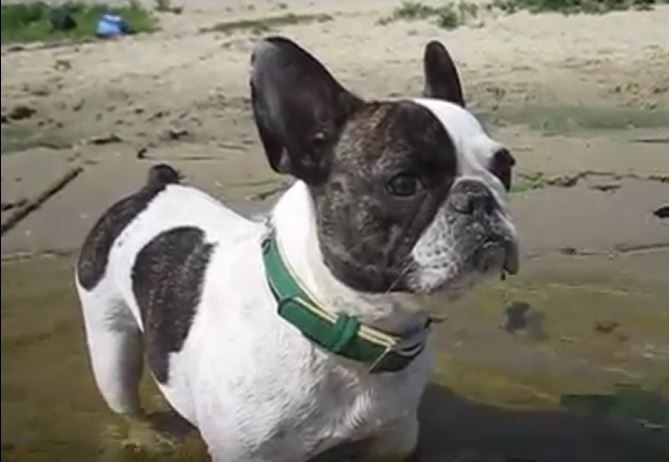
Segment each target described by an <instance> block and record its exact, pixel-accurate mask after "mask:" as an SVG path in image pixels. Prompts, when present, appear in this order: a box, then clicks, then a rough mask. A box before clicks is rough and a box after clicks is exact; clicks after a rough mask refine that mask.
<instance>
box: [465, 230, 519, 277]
mask: <svg viewBox="0 0 669 462" xmlns="http://www.w3.org/2000/svg"><path fill="white" fill-rule="evenodd" d="M473 264H474V269H475V270H476V271H477V272H479V273H481V274H482V275H490V274H495V273H497V272H500V274H501V278H502V279H505V278H506V276H507V275H508V274H517V273H518V267H519V258H518V245H517V244H516V242H515V241H513V240H511V239H506V238H502V237H495V238H491V239H488V240H487V241H485V242H484V243H483V244H482V245H481V247H479V248H478V249H477V250H476V251H475V252H474V255H473Z"/></svg>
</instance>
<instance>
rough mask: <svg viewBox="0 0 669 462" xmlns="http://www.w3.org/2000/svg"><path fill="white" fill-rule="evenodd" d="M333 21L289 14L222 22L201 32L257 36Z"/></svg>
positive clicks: (310, 15)
mask: <svg viewBox="0 0 669 462" xmlns="http://www.w3.org/2000/svg"><path fill="white" fill-rule="evenodd" d="M331 20H332V16H330V15H329V14H293V13H287V14H282V15H278V16H268V17H265V18H258V19H239V20H236V21H226V22H221V23H218V24H215V25H213V26H211V27H206V28H204V29H201V30H200V32H223V33H225V34H232V33H233V32H236V31H240V30H250V31H251V32H253V33H255V34H263V33H266V32H269V31H271V30H272V29H275V28H278V27H283V26H290V25H293V24H303V23H310V22H327V21H331Z"/></svg>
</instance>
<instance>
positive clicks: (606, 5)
mask: <svg viewBox="0 0 669 462" xmlns="http://www.w3.org/2000/svg"><path fill="white" fill-rule="evenodd" d="M660 1H662V0H660ZM665 2H666V0H665ZM656 3H659V2H658V1H657V0H494V1H493V3H492V6H494V7H496V8H498V9H500V10H502V11H505V12H507V13H515V12H516V11H518V10H528V11H530V12H531V13H540V12H544V11H557V12H561V13H565V14H574V13H606V12H608V11H621V10H628V9H632V8H633V9H639V10H649V9H652V8H653V6H654V5H655V4H656Z"/></svg>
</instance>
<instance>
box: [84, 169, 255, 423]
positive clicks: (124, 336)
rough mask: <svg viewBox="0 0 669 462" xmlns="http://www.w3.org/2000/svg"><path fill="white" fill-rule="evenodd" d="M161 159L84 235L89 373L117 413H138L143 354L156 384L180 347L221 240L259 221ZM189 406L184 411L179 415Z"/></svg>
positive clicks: (162, 380)
mask: <svg viewBox="0 0 669 462" xmlns="http://www.w3.org/2000/svg"><path fill="white" fill-rule="evenodd" d="M179 180H180V178H179V174H178V173H177V172H176V171H175V170H174V169H172V168H171V167H169V166H167V165H157V166H154V167H152V168H151V169H150V171H149V174H148V178H147V182H146V183H145V185H144V186H143V187H142V188H141V189H140V190H139V191H137V192H135V193H134V194H132V195H130V196H128V197H126V198H124V199H122V200H120V201H119V202H117V203H116V204H114V205H113V206H112V207H110V208H109V209H108V210H107V211H106V212H105V214H104V215H103V216H102V217H101V218H100V219H99V220H98V222H97V223H96V224H95V226H94V227H93V229H92V230H91V231H90V233H89V234H88V236H87V238H86V240H85V243H84V245H83V247H82V250H81V253H80V256H79V260H78V263H77V270H76V273H77V277H76V279H77V290H78V293H79V297H80V300H81V304H82V309H83V313H84V320H85V326H86V335H87V341H88V345H89V353H90V358H91V363H92V366H93V370H94V373H95V378H96V381H97V384H98V387H99V388H100V391H101V392H102V394H103V396H104V397H105V400H106V401H107V403H108V404H109V406H110V407H111V408H112V409H113V410H114V411H116V412H119V413H126V414H137V413H139V412H140V403H139V397H138V393H137V383H138V381H139V379H140V377H141V374H142V364H143V353H145V354H146V357H147V362H148V365H149V367H150V369H151V372H152V374H153V376H154V378H155V379H156V380H157V381H158V383H159V384H162V385H165V384H166V383H167V381H168V373H169V356H170V353H175V352H178V351H180V350H181V348H182V347H183V344H184V342H185V340H186V337H187V335H188V332H189V329H190V327H191V324H192V321H193V318H194V315H195V312H196V309H197V305H198V304H199V301H200V297H201V288H202V285H203V281H204V277H205V273H206V271H207V268H208V266H209V263H210V260H211V258H212V256H213V255H214V252H215V250H216V247H217V246H218V245H219V244H223V245H225V241H226V240H228V239H235V238H236V236H237V237H238V236H239V235H240V233H241V234H247V235H248V232H249V231H253V229H255V228H257V224H254V223H252V222H250V221H248V220H246V219H244V218H242V217H241V216H239V215H237V214H235V213H234V212H232V211H230V210H228V209H227V208H225V207H224V206H223V205H222V204H221V203H219V202H218V201H216V200H215V199H213V198H212V197H210V196H209V195H207V194H205V193H204V192H202V191H199V190H197V189H195V188H191V187H187V186H182V185H180V184H179ZM186 413H187V412H186Z"/></svg>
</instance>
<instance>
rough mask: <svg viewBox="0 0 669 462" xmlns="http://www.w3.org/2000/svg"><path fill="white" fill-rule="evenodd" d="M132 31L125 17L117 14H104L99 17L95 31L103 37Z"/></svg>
mask: <svg viewBox="0 0 669 462" xmlns="http://www.w3.org/2000/svg"><path fill="white" fill-rule="evenodd" d="M129 32H130V29H129V28H128V25H127V24H126V23H125V21H124V20H123V18H122V17H121V16H119V15H117V14H103V15H102V16H100V19H98V24H97V27H96V30H95V33H96V34H97V36H98V37H101V38H111V37H117V36H119V35H125V34H128V33H129Z"/></svg>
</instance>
